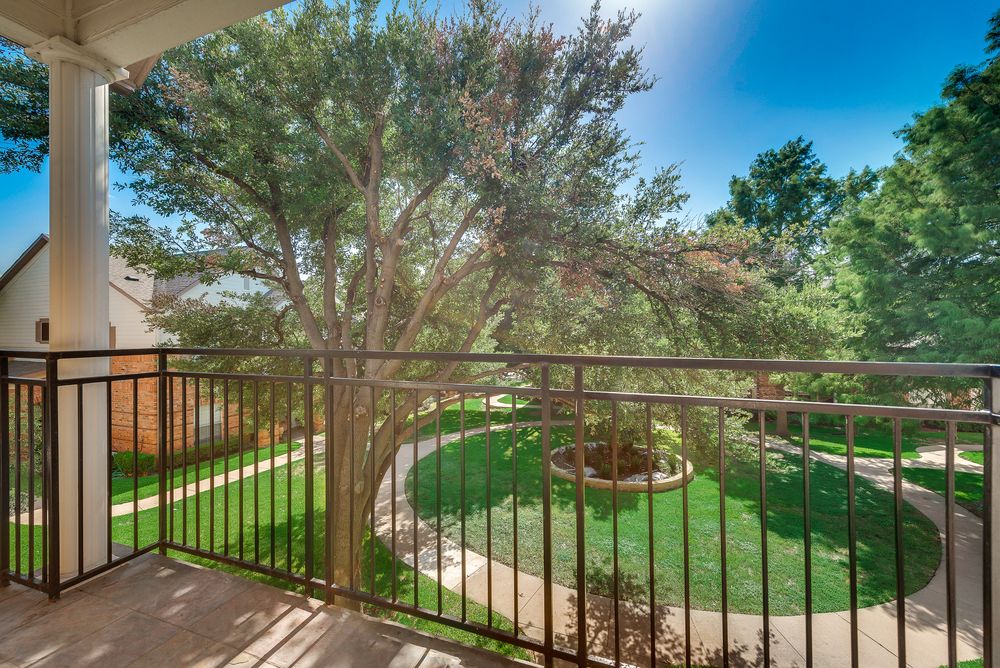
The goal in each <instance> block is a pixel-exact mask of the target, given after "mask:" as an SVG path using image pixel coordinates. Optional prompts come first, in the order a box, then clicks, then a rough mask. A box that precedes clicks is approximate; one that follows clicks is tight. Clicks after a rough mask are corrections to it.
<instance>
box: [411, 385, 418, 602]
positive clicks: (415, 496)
mask: <svg viewBox="0 0 1000 668" xmlns="http://www.w3.org/2000/svg"><path fill="white" fill-rule="evenodd" d="M419 402H420V398H419V397H418V396H417V391H416V390H413V458H412V459H411V465H410V470H411V471H413V605H414V606H415V607H418V608H419V607H420V548H419V546H418V541H419V536H418V534H417V524H418V522H417V518H418V517H420V467H419V466H417V462H419V461H420V453H419V446H420V443H419V442H420V434H419V431H420V429H419V424H420V419H419V418H420V403H419Z"/></svg>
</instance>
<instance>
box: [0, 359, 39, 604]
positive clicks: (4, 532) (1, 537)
mask: <svg viewBox="0 0 1000 668" xmlns="http://www.w3.org/2000/svg"><path fill="white" fill-rule="evenodd" d="M8 376H10V360H9V359H8V358H7V357H5V356H0V587H6V586H8V585H10V384H9V383H8V381H7V378H8ZM42 503H43V504H44V503H45V499H44V497H43V498H42Z"/></svg>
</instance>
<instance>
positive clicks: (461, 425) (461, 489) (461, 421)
mask: <svg viewBox="0 0 1000 668" xmlns="http://www.w3.org/2000/svg"><path fill="white" fill-rule="evenodd" d="M458 405H459V408H458V441H459V442H458V457H459V461H458V468H459V471H460V475H461V478H462V479H461V480H460V481H459V483H458V496H459V499H458V502H459V506H460V507H461V511H460V512H459V523H460V525H461V526H460V527H459V532H460V539H461V543H462V621H463V622H464V621H465V620H466V617H467V615H468V609H467V608H468V597H467V596H466V589H467V585H466V582H465V581H466V578H467V577H468V573H467V569H466V563H465V561H466V560H465V557H466V554H465V511H466V508H465V505H466V504H465V484H466V483H465V393H461V394H459V395H458Z"/></svg>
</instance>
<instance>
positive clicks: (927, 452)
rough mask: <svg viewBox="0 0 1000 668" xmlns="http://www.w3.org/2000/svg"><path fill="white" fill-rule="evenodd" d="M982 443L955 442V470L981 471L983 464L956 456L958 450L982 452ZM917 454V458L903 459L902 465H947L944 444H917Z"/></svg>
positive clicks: (946, 451)
mask: <svg viewBox="0 0 1000 668" xmlns="http://www.w3.org/2000/svg"><path fill="white" fill-rule="evenodd" d="M982 451H983V446H982V445H973V444H971V443H956V444H955V470H956V471H968V472H969V473H979V474H982V472H983V465H982V464H977V463H976V462H970V461H969V460H968V459H962V458H961V457H959V456H958V453H960V452H982ZM917 454H918V455H920V458H919V459H904V460H903V466H912V467H914V468H935V469H936V468H940V469H944V468H945V466H946V465H947V455H948V449H947V448H946V447H945V446H944V444H940V443H934V444H930V445H920V446H917Z"/></svg>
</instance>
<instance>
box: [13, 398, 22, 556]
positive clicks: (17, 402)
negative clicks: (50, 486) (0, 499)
mask: <svg viewBox="0 0 1000 668" xmlns="http://www.w3.org/2000/svg"><path fill="white" fill-rule="evenodd" d="M22 459H23V457H22V456H21V385H18V384H16V383H15V384H14V503H16V504H17V507H16V508H15V509H14V510H15V516H16V518H17V521H16V522H15V523H14V574H15V575H17V576H20V575H21V477H22V476H21V460H22Z"/></svg>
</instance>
